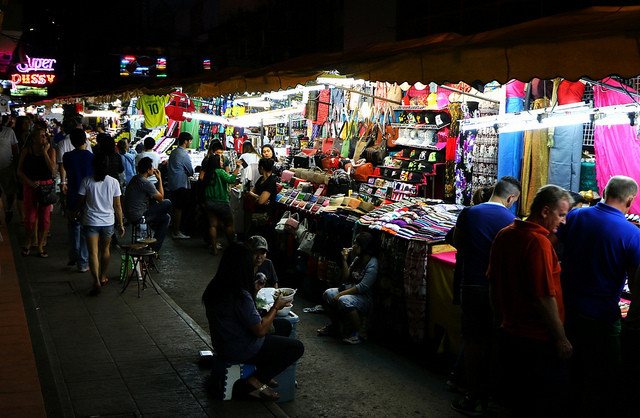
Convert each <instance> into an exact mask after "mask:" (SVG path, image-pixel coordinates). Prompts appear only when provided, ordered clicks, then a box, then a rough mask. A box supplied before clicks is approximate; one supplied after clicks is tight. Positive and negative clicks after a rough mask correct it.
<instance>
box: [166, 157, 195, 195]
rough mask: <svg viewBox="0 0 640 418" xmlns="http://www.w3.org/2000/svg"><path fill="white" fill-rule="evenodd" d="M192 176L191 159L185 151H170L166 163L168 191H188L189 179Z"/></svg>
mask: <svg viewBox="0 0 640 418" xmlns="http://www.w3.org/2000/svg"><path fill="white" fill-rule="evenodd" d="M192 175H193V166H192V165H191V157H189V153H188V152H187V150H186V149H184V148H182V147H178V148H176V149H174V150H173V151H171V155H170V156H169V162H168V163H167V177H168V183H169V190H178V189H182V188H184V189H188V188H189V177H190V176H192Z"/></svg>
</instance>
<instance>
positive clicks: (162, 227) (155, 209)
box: [144, 199, 171, 252]
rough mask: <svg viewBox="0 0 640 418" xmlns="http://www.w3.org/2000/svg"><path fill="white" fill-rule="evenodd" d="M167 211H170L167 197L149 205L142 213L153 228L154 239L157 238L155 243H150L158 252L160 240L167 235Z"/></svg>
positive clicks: (160, 245) (169, 218)
mask: <svg viewBox="0 0 640 418" xmlns="http://www.w3.org/2000/svg"><path fill="white" fill-rule="evenodd" d="M169 212H171V201H170V200H169V199H165V200H163V201H162V202H158V203H155V204H153V205H150V206H149V208H148V209H147V211H146V212H145V213H144V217H145V219H146V221H147V223H148V224H149V225H150V226H151V228H152V229H153V232H154V233H155V239H156V240H157V241H156V243H155V244H153V245H152V248H153V250H154V251H157V252H160V248H161V247H162V242H163V241H164V239H165V237H166V236H167V231H168V230H169V222H171V215H169Z"/></svg>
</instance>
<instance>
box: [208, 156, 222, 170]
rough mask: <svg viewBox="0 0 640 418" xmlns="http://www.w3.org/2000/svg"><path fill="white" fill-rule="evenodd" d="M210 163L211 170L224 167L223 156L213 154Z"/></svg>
mask: <svg viewBox="0 0 640 418" xmlns="http://www.w3.org/2000/svg"><path fill="white" fill-rule="evenodd" d="M209 165H210V167H211V170H217V169H218V168H222V158H220V156H219V155H218V154H213V155H212V156H211V157H209Z"/></svg>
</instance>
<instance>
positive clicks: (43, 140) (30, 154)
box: [18, 128, 56, 258]
mask: <svg viewBox="0 0 640 418" xmlns="http://www.w3.org/2000/svg"><path fill="white" fill-rule="evenodd" d="M55 169H56V151H55V149H54V148H53V147H52V146H51V143H50V142H49V138H47V135H46V133H45V130H44V129H42V128H34V129H33V131H31V134H29V137H28V139H27V144H26V145H25V147H24V148H23V149H22V152H21V153H20V159H19V160H18V177H19V178H20V180H21V181H22V184H23V192H24V227H25V235H26V239H25V244H24V247H23V248H22V255H24V256H27V255H29V254H30V251H31V245H32V243H33V241H34V240H35V225H36V222H37V225H38V236H37V240H38V242H37V245H38V254H39V256H40V257H42V258H46V257H48V256H49V255H48V254H47V252H46V251H45V250H44V243H45V241H46V238H47V233H48V232H49V225H50V217H51V205H47V206H40V205H39V204H38V200H37V197H36V189H37V188H38V187H39V186H40V185H44V184H51V183H53V176H54V173H55Z"/></svg>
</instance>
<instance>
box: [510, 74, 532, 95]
mask: <svg viewBox="0 0 640 418" xmlns="http://www.w3.org/2000/svg"><path fill="white" fill-rule="evenodd" d="M526 85H527V83H525V82H523V81H519V80H516V79H515V78H514V79H513V80H511V81H508V82H507V84H506V86H507V87H506V88H507V91H506V94H507V97H524V88H525V86H526Z"/></svg>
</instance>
